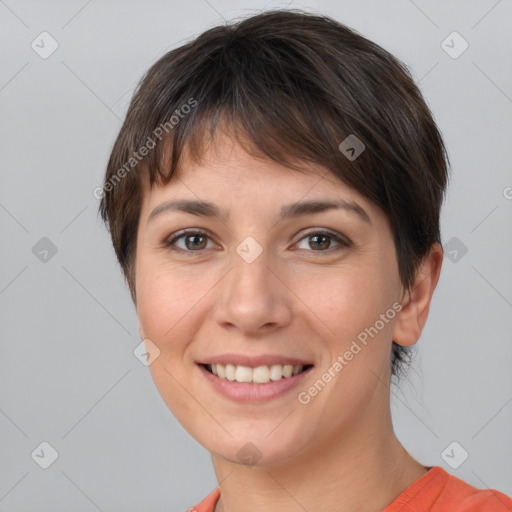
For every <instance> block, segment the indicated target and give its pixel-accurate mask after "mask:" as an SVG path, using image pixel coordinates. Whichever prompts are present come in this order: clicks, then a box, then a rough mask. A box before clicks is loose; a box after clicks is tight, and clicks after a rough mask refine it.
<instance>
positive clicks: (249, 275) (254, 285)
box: [215, 251, 294, 336]
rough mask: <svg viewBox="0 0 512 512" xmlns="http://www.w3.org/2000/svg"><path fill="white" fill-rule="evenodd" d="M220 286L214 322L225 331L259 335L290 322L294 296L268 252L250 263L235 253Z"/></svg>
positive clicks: (264, 252)
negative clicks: (229, 269) (228, 270)
mask: <svg viewBox="0 0 512 512" xmlns="http://www.w3.org/2000/svg"><path fill="white" fill-rule="evenodd" d="M271 267H272V268H271ZM281 274H282V272H281ZM219 285H220V286H219V287H218V289H217V294H218V297H217V301H216V307H215V320H216V322H217V323H218V324H219V325H220V326H221V327H223V328H224V329H231V330H238V331H239V334H242V335H246V336H258V335H260V334H268V333H270V332H272V331H275V330H277V329H279V328H282V327H286V326H287V325H289V323H290V322H291V318H292V304H291V303H290V301H292V300H293V297H294V295H293V293H291V291H290V289H289V288H288V287H287V285H286V279H285V278H284V276H283V275H280V272H279V270H278V265H276V264H274V265H272V262H271V261H269V257H268V252H266V251H263V252H262V253H261V254H260V255H259V256H258V258H256V260H254V261H252V262H251V263H248V262H247V261H245V260H244V259H243V258H242V257H240V256H239V255H238V254H235V255H234V258H233V265H232V269H231V271H230V272H229V273H228V275H227V276H226V277H225V278H224V279H223V280H222V281H221V282H220V283H219Z"/></svg>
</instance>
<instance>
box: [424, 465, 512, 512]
mask: <svg viewBox="0 0 512 512" xmlns="http://www.w3.org/2000/svg"><path fill="white" fill-rule="evenodd" d="M440 469H441V470H442V471H443V472H444V473H446V471H445V470H444V469H442V468H440ZM446 475H447V477H446V483H445V486H444V489H443V492H442V493H441V494H440V496H439V500H438V501H439V506H438V507H437V508H433V509H432V511H433V512H437V511H438V510H439V512H440V511H441V510H445V509H446V507H450V509H449V510H453V511H454V512H512V498H510V497H509V496H507V495H506V494H504V493H502V492H500V491H497V490H496V489H478V488H477V487H474V486H472V485H470V484H469V483H467V482H465V481H464V480H461V479H460V478H457V477H456V476H454V475H450V474H448V473H446ZM436 505H437V503H436Z"/></svg>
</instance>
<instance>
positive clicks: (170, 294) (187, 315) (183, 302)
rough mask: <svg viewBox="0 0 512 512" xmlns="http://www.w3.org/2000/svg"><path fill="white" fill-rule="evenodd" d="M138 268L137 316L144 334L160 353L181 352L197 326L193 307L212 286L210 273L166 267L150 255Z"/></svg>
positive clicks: (198, 303) (197, 305)
mask: <svg viewBox="0 0 512 512" xmlns="http://www.w3.org/2000/svg"><path fill="white" fill-rule="evenodd" d="M137 271H138V274H137V316H138V319H139V322H140V324H141V326H142V329H143V331H144V335H145V337H146V338H149V339H151V340H152V341H153V342H154V343H155V344H156V345H157V346H158V347H159V349H160V350H161V351H162V352H170V351H172V352H173V353H177V352H181V351H183V350H184V347H185V346H186V342H187V339H191V335H193V332H191V329H196V328H199V325H198V322H194V321H193V316H194V312H195V308H196V307H200V303H201V301H202V300H203V299H204V298H205V296H206V295H207V294H208V291H209V290H211V288H212V286H214V284H215V282H216V280H215V279H214V276H212V274H213V273H211V272H210V273H207V272H204V271H199V269H198V270H197V271H196V270H193V271H191V270H190V268H188V269H187V270H186V271H183V269H180V268H175V267H174V268H169V267H168V266H167V265H162V264H161V263H159V262H157V261H152V260H150V259H149V258H148V259H146V260H143V259H142V260H141V261H140V262H139V266H138V268H137ZM208 275H210V276H211V277H210V278H208V277H207V276H208Z"/></svg>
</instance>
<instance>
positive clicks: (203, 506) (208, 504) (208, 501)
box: [187, 487, 220, 512]
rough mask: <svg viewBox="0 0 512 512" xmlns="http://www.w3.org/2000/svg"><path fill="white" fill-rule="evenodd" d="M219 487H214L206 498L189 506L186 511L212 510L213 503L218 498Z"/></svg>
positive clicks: (213, 507)
mask: <svg viewBox="0 0 512 512" xmlns="http://www.w3.org/2000/svg"><path fill="white" fill-rule="evenodd" d="M219 496H220V488H219V487H217V488H216V489H214V490H213V491H212V492H211V493H210V494H209V495H208V496H206V498H205V499H204V500H203V501H201V503H198V504H197V505H196V506H194V507H190V508H189V509H188V510H187V512H213V510H214V509H215V505H216V503H217V501H218V500H219Z"/></svg>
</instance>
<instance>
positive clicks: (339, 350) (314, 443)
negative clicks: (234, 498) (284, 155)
mask: <svg viewBox="0 0 512 512" xmlns="http://www.w3.org/2000/svg"><path fill="white" fill-rule="evenodd" d="M182 165H183V167H182V173H181V174H180V176H179V177H174V178H173V180H171V182H170V183H169V184H167V185H164V186H158V187H156V188H153V189H151V190H150V189H149V187H148V188H147V189H146V190H145V192H144V200H143V206H142V211H141V216H140V223H139V228H138V240H137V257H136V294H137V315H138V319H139V323H140V332H141V336H142V337H143V338H145V340H146V341H145V343H146V346H147V348H148V351H150V352H151V351H153V352H154V353H158V351H159V355H158V357H157V358H156V359H155V360H154V361H153V362H152V363H151V364H150V371H151V374H152V377H153V379H154V382H155V384H156V386H157V388H158V390H159V393H160V395H161V396H162V398H163V400H164V401H165V403H166V404H167V405H168V407H169V409H170V410H171V411H172V412H173V414H174V415H175V416H176V418H177V419H178V420H179V421H180V423H181V424H182V425H183V426H184V428H185V429H186V430H187V431H188V432H189V433H190V434H191V435H192V436H193V437H194V438H195V439H196V440H197V441H199V442H200V443H201V444H202V445H203V446H204V447H206V449H208V450H209V451H210V452H211V453H212V454H213V455H214V456H218V457H222V458H223V459H227V460H229V461H233V462H235V463H236V462H240V461H242V460H245V459H252V460H253V462H254V463H258V464H259V465H269V466H272V465H274V464H278V463H282V462H283V461H286V460H290V461H291V460H293V459H294V458H298V457H300V456H306V455H307V454H308V453H315V452H316V451H318V450H319V449H321V448H322V447H324V446H326V445H328V444H329V443H334V442H336V440H337V439H339V438H340V437H342V436H344V435H350V433H351V432H355V431H356V430H357V429H358V428H362V427H363V426H364V428H366V426H365V425H366V424H367V423H371V424H372V425H376V424H377V427H378V422H379V421H380V419H379V418H383V417H385V414H384V411H385V410H386V407H387V408H388V409H389V406H388V404H389V402H388V400H389V389H388V388H387V387H386V386H385V385H383V383H387V382H389V373H390V351H391V343H392V338H393V326H394V323H395V320H396V319H395V315H396V313H397V310H398V309H399V308H400V306H399V302H398V301H399V299H400V296H401V292H402V286H401V283H400V279H399V275H398V266H397V261H396V254H395V247H394V244H393V237H392V232H391V229H390V226H389V223H388V220H387V217H386V216H385V214H384V213H383V212H382V211H381V210H380V209H379V208H378V207H377V206H376V205H375V204H373V203H372V202H370V201H369V200H367V199H365V198H364V197H363V196H362V195H360V194H359V193H358V192H356V191H355V190H353V189H352V188H350V187H348V186H347V185H345V184H344V183H342V182H341V181H340V180H339V179H338V178H336V177H335V176H334V175H332V174H331V173H329V172H328V171H327V170H326V169H324V168H320V167H313V166H310V167H307V168H306V169H307V171H306V172H303V173H302V172H297V171H295V170H292V169H289V168H286V167H283V166H281V165H279V164H277V163H274V162H270V161H264V160H261V159H255V158H254V157H252V156H250V155H248V154H247V153H245V152H244V151H243V149H242V148H241V147H240V146H238V145H237V144H236V143H235V142H233V141H232V139H230V138H229V137H227V136H225V135H222V136H220V135H219V136H218V139H217V142H216V144H215V146H213V150H211V151H210V152H208V153H206V154H205V155H204V158H203V159H202V160H201V162H199V163H197V162H192V161H190V160H188V159H187V158H185V159H184V160H183V162H182ZM174 201H180V202H182V203H181V205H182V206H183V207H184V208H183V209H184V210H186V211H182V210H178V209H173V208H171V207H168V208H163V207H161V205H164V204H166V203H169V202H174ZM187 201H194V202H199V203H200V206H202V208H200V209H197V208H196V209H193V205H192V206H190V207H188V208H187V207H185V202H187ZM311 202H317V203H320V202H321V203H325V202H331V203H334V202H337V203H338V204H341V205H342V206H339V207H336V208H325V207H323V208H321V207H318V205H317V207H316V208H311V207H310V208H309V209H308V208H305V207H304V208H302V209H300V208H292V207H291V206H290V205H295V206H296V205H297V203H299V204H301V203H311ZM205 203H211V205H209V206H208V207H206V206H205ZM343 205H344V206H343ZM215 209H218V210H219V212H217V213H219V215H220V216H217V215H214V213H215ZM283 213H284V214H285V215H284V216H282V214H283ZM148 340H150V341H148ZM155 347H156V348H155ZM155 350H156V352H155ZM290 372H291V373H292V375H291V376H290ZM215 374H216V375H215ZM233 379H235V380H233ZM239 381H242V382H239ZM363 424H364V425H363ZM248 443H249V444H248Z"/></svg>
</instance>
